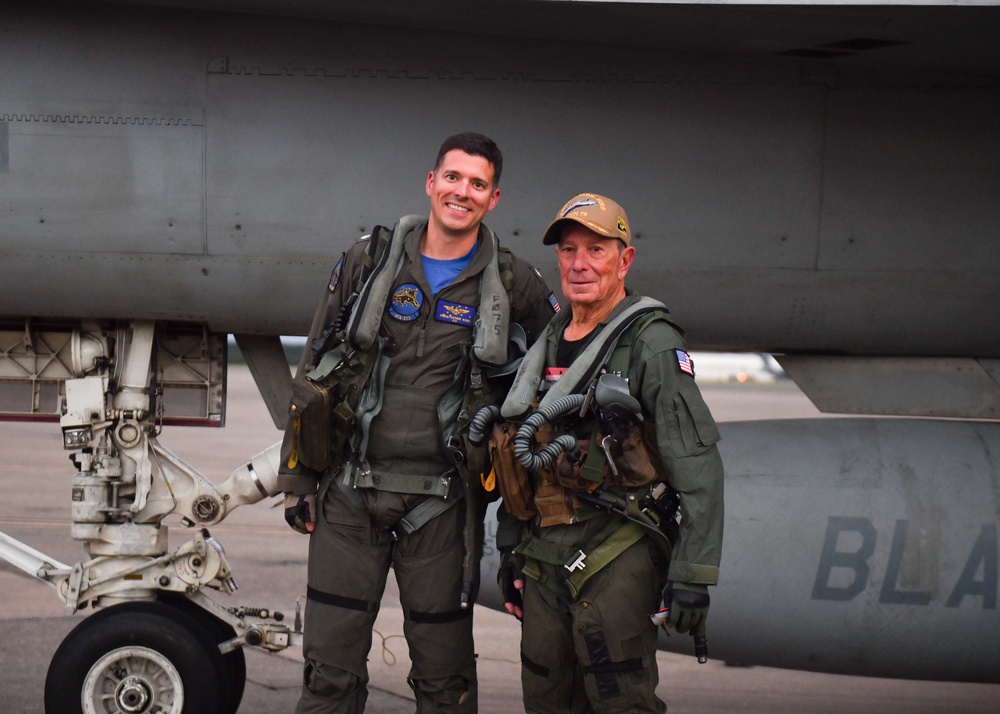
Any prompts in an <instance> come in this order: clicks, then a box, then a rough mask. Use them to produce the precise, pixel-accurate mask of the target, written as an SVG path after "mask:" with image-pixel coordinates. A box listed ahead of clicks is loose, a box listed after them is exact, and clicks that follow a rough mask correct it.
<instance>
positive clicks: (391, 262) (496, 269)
mask: <svg viewBox="0 0 1000 714" xmlns="http://www.w3.org/2000/svg"><path fill="white" fill-rule="evenodd" d="M425 220H426V219H424V218H423V217H420V216H404V217H403V218H401V219H400V220H399V222H398V223H397V225H396V227H395V228H394V229H388V228H385V227H383V226H376V227H375V229H374V230H373V231H372V234H371V237H370V241H369V246H368V250H367V251H365V253H364V254H363V255H362V256H361V258H360V260H361V271H360V272H359V275H358V278H357V280H356V282H355V284H354V286H353V292H352V293H351V295H350V297H349V298H348V300H347V301H345V303H344V305H342V306H341V309H340V312H339V313H338V314H337V316H336V318H335V319H334V320H333V321H332V322H331V323H330V325H328V326H327V328H326V329H325V330H324V331H323V332H322V333H321V334H320V335H319V336H318V337H317V338H316V339H315V340H314V343H313V345H312V346H311V348H312V350H313V354H314V356H315V357H319V362H318V363H317V365H316V367H315V368H313V369H312V370H311V371H309V372H306V373H305V374H303V375H300V376H298V377H296V378H295V380H293V384H292V401H291V406H290V416H291V418H292V419H293V425H292V428H293V445H292V449H291V451H290V454H289V459H288V466H289V467H290V468H294V467H295V465H296V464H297V463H302V464H303V465H304V466H306V467H308V468H310V469H313V470H315V471H325V470H328V469H330V468H336V467H339V466H340V464H341V463H342V461H343V458H344V456H345V454H344V452H345V445H346V443H347V441H348V439H349V438H350V437H351V436H352V434H353V433H354V432H355V427H356V426H358V425H359V424H358V414H357V412H358V406H359V402H360V400H361V398H362V395H363V394H364V392H365V387H366V385H368V384H369V382H370V381H371V380H372V379H373V378H375V379H381V378H382V377H384V373H385V371H384V367H385V366H387V363H386V360H385V359H382V348H383V346H384V340H383V338H381V337H380V335H379V326H380V324H381V320H382V314H383V312H384V311H385V306H386V301H387V300H388V296H389V293H390V291H391V287H392V282H393V280H394V279H395V277H396V275H397V273H398V272H399V269H400V267H401V266H402V264H403V260H404V243H405V241H404V237H405V236H406V235H407V234H408V233H410V232H411V231H412V230H413V229H414V227H416V226H417V225H419V224H420V223H422V222H425ZM487 230H488V229H487ZM394 236H398V239H396V238H394ZM489 237H490V239H492V242H493V259H492V260H491V261H490V263H489V265H488V266H487V267H486V269H485V270H484V271H483V272H482V274H481V275H480V285H479V288H480V304H481V305H490V306H491V309H489V310H485V309H481V310H479V311H477V316H476V323H475V325H474V328H473V339H472V342H471V344H470V345H469V349H468V350H465V351H464V353H463V355H462V357H461V360H462V361H461V364H460V366H459V369H458V370H456V380H455V383H454V384H453V385H452V387H451V388H450V389H449V390H447V392H446V393H445V395H444V396H443V397H442V399H441V401H440V403H439V406H438V417H439V421H440V424H441V433H442V435H443V439H442V449H443V450H444V451H445V453H450V454H451V455H452V456H453V457H454V458H455V459H456V461H458V460H459V459H461V460H462V461H463V462H464V459H465V458H466V457H465V455H466V453H468V450H467V449H465V448H464V444H462V443H461V440H460V439H459V438H457V435H458V434H459V433H460V431H461V432H464V424H463V423H462V421H463V420H462V418H461V416H462V414H463V413H465V414H468V413H470V410H473V409H476V408H478V405H479V404H481V403H486V402H488V401H489V400H490V399H492V398H494V397H495V394H494V393H493V392H494V391H495V390H496V387H494V386H493V385H492V384H491V380H490V379H489V378H488V373H489V371H490V369H491V368H496V367H499V366H501V365H503V364H504V363H505V362H506V360H507V356H508V348H507V342H508V333H509V331H510V306H511V293H512V291H513V287H514V271H513V257H512V255H511V253H510V251H509V250H507V249H505V248H501V247H500V242H499V239H498V238H497V236H496V234H495V233H493V232H492V231H489ZM484 320H489V321H490V324H484V322H483V321H484ZM320 355H322V357H320ZM380 363H386V364H383V366H382V367H383V368H382V369H381V370H379V369H377V365H378V364H380ZM379 372H381V374H380V373H379ZM491 387H492V389H491ZM379 391H380V390H379ZM376 413H377V411H375V412H374V413H372V411H371V410H369V411H368V413H367V414H366V418H367V422H364V421H362V422H361V423H360V426H361V427H362V431H363V432H364V433H363V434H362V437H361V440H360V443H359V444H358V445H357V446H358V451H359V452H360V454H361V455H362V456H363V455H364V450H365V448H366V446H367V441H366V435H367V424H368V423H370V421H371V419H373V418H374V416H375V414H376ZM467 422H468V418H467V417H466V418H465V420H464V423H467ZM471 466H472V468H475V465H471ZM477 473H478V472H477Z"/></svg>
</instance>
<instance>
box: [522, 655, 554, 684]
mask: <svg viewBox="0 0 1000 714" xmlns="http://www.w3.org/2000/svg"><path fill="white" fill-rule="evenodd" d="M521 665H522V666H523V667H524V668H525V669H526V670H528V671H529V672H531V673H532V674H534V675H535V676H537V677H545V678H546V679H548V678H549V668H548V667H545V666H543V665H540V664H538V662H535V661H533V660H532V659H530V658H529V657H528V655H526V654H524V650H521Z"/></svg>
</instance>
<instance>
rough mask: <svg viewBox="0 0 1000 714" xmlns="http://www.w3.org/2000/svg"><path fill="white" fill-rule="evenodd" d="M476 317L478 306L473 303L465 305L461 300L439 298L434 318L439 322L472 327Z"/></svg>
mask: <svg viewBox="0 0 1000 714" xmlns="http://www.w3.org/2000/svg"><path fill="white" fill-rule="evenodd" d="M475 318H476V308H475V307H473V306H472V305H463V304H462V303H459V302H448V301H447V300H438V302H437V308H436V309H435V310H434V319H435V320H437V321H438V322H447V323H450V324H452V325H464V326H465V327H472V323H473V321H474V320H475Z"/></svg>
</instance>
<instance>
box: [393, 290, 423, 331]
mask: <svg viewBox="0 0 1000 714" xmlns="http://www.w3.org/2000/svg"><path fill="white" fill-rule="evenodd" d="M423 304H424V294H423V292H421V290H420V287H419V286H417V285H414V284H413V283H403V284H402V285H397V286H396V288H395V289H394V290H393V291H392V297H391V298H390V300H389V315H390V316H391V317H393V318H395V319H396V320H399V321H400V322H413V321H414V320H416V319H417V317H419V315H420V306H421V305H423Z"/></svg>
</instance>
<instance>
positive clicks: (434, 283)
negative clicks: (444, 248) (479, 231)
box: [420, 241, 479, 295]
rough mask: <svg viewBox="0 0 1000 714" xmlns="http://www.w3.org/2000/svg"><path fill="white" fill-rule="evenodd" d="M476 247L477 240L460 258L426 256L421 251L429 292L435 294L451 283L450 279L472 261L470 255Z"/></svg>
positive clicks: (474, 251) (474, 252)
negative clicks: (443, 258)
mask: <svg viewBox="0 0 1000 714" xmlns="http://www.w3.org/2000/svg"><path fill="white" fill-rule="evenodd" d="M478 248H479V241H476V243H475V245H473V246H472V250H470V251H469V252H468V253H466V254H465V255H463V256H462V257H461V258H452V259H451V260H438V259H437V258H428V257H427V256H426V255H424V254H422V253H421V254H420V260H421V264H422V265H423V267H424V276H425V277H426V278H427V282H428V284H429V285H430V286H431V294H432V295H437V294H438V293H439V292H441V291H442V290H443V289H444V288H446V287H448V286H449V285H451V283H452V281H453V280H454V279H455V278H456V277H458V274H459V273H461V272H462V271H463V270H465V268H466V267H467V266H468V265H469V263H471V262H472V257H473V256H474V255H475V254H476V250H477V249H478Z"/></svg>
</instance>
